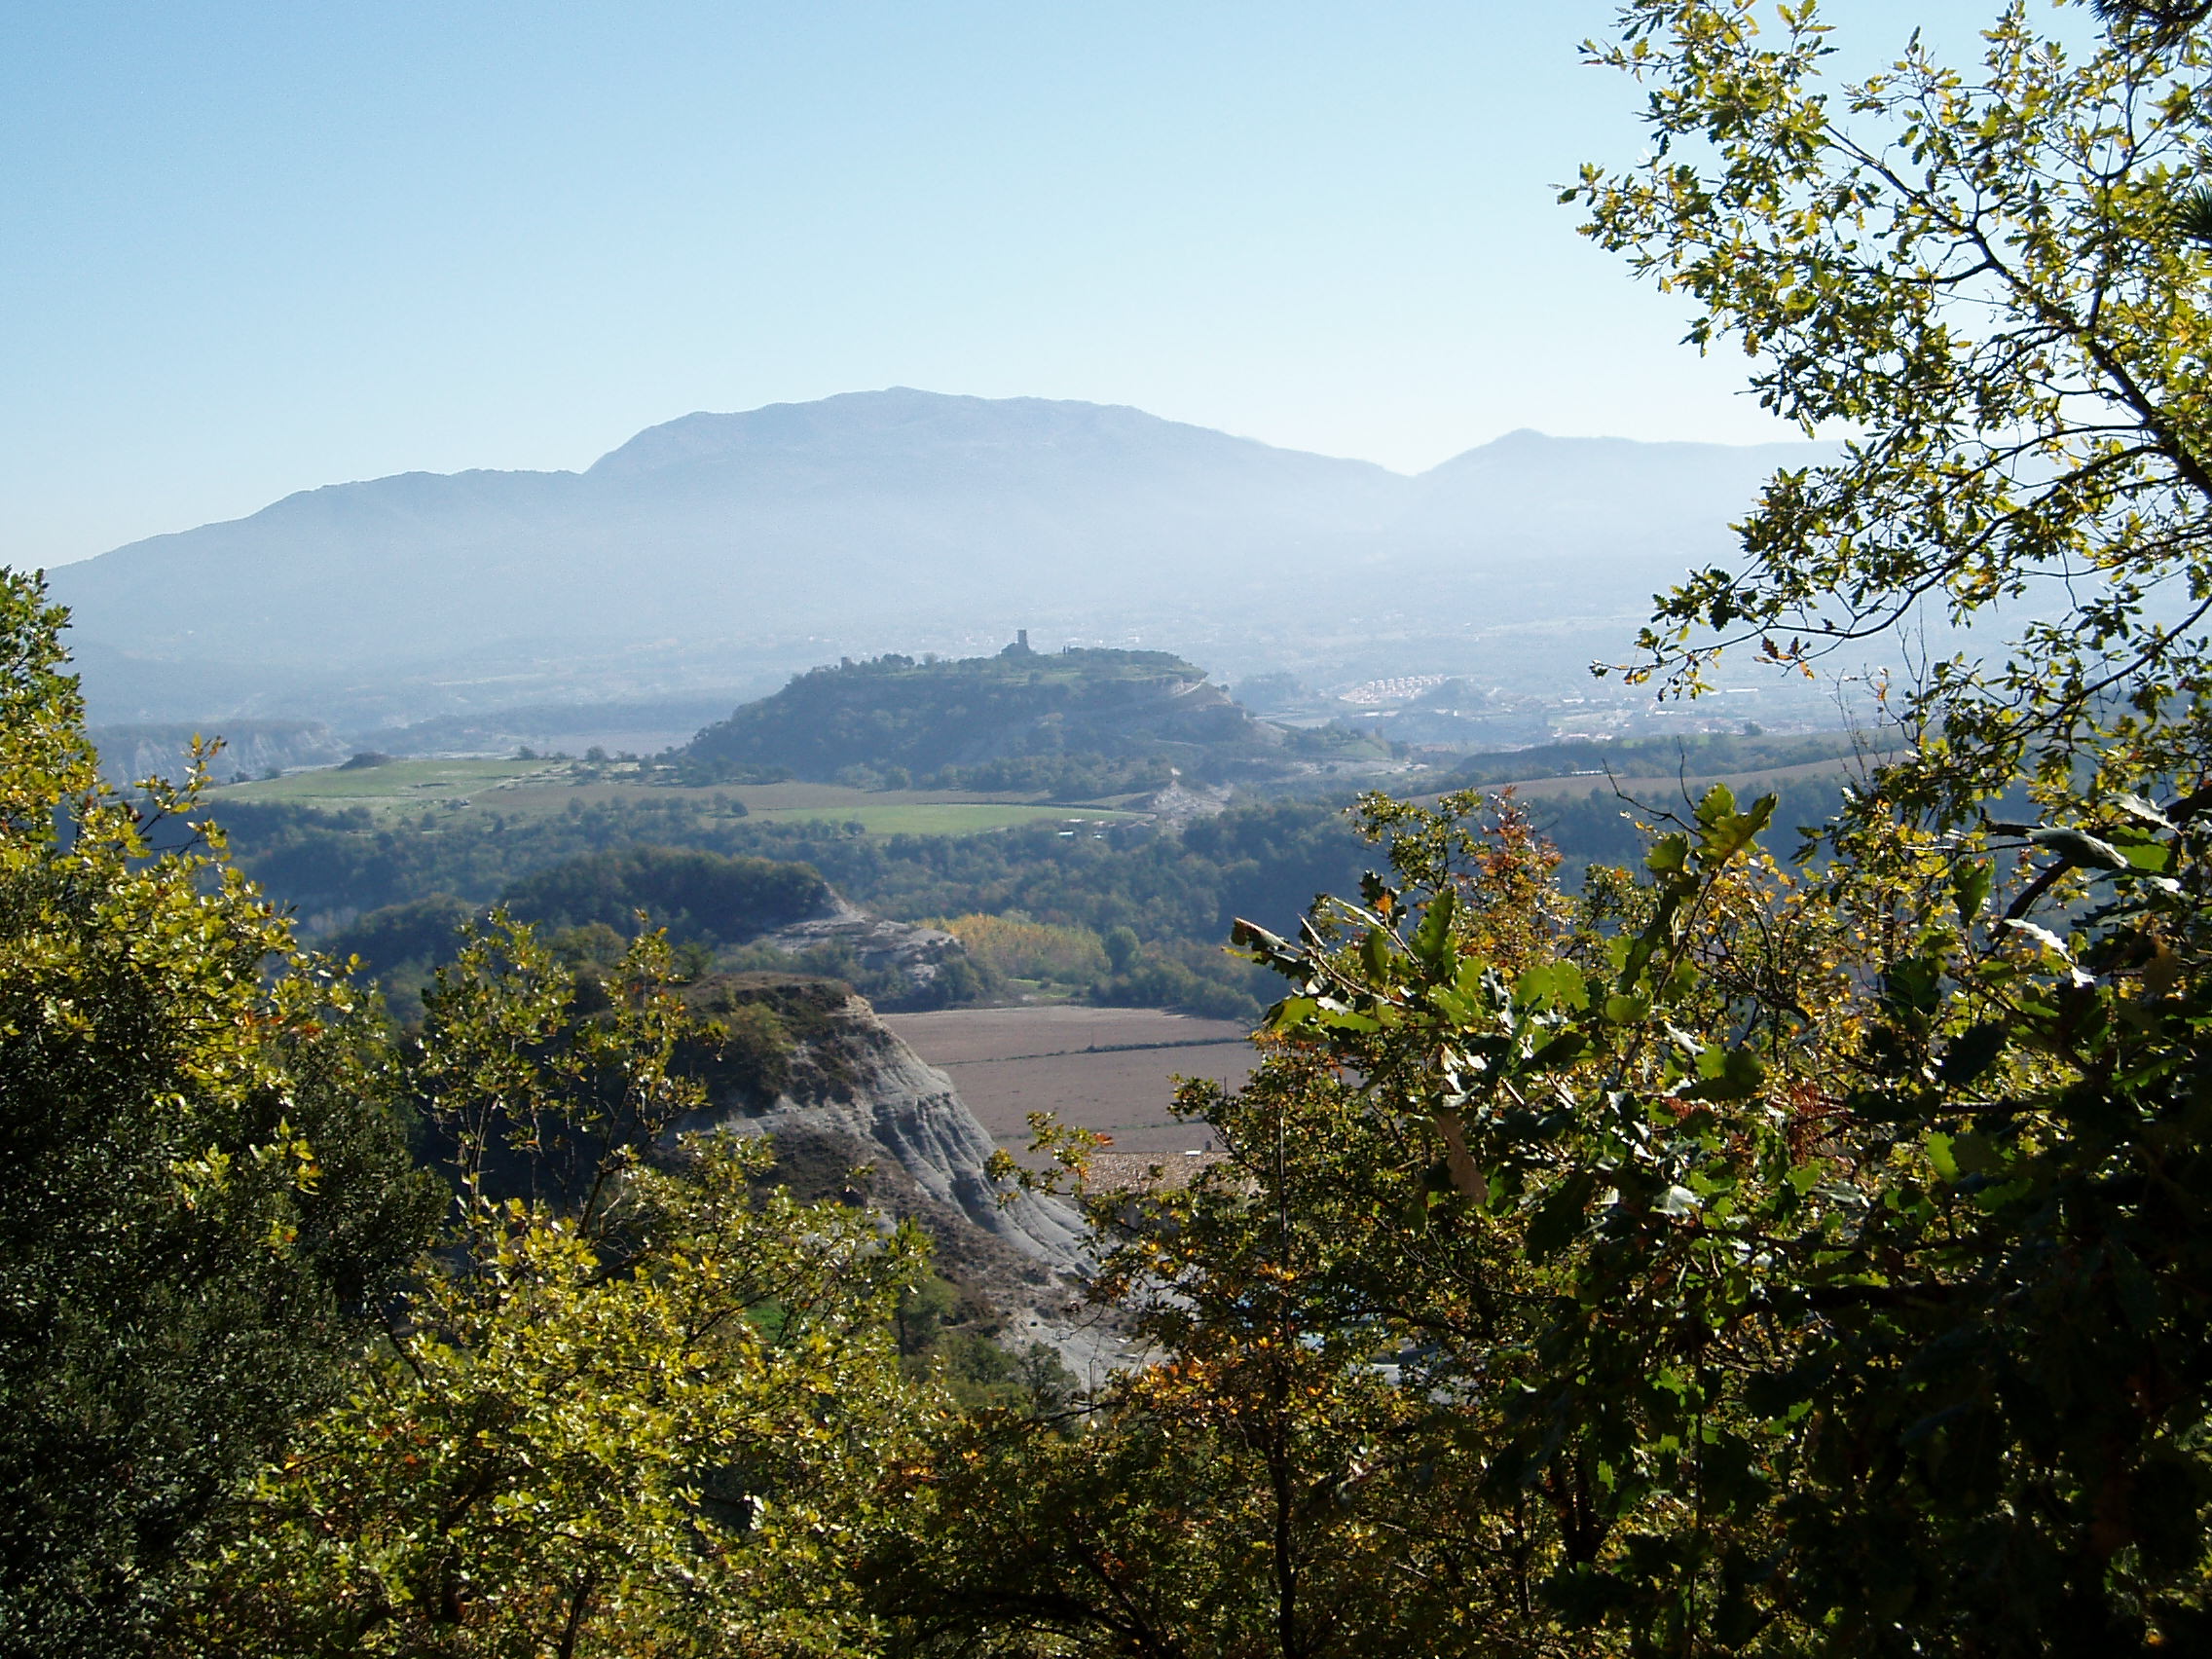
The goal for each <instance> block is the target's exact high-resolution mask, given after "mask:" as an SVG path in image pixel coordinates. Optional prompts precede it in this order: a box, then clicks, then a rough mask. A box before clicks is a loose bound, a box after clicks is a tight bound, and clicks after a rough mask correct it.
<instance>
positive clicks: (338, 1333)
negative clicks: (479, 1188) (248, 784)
mask: <svg viewBox="0 0 2212 1659" xmlns="http://www.w3.org/2000/svg"><path fill="white" fill-rule="evenodd" d="M61 620H62V617H61V613H60V612H59V611H57V610H55V609H54V608H49V607H47V606H46V605H45V604H44V603H43V593H42V590H41V588H40V586H39V584H38V583H37V582H36V581H35V580H33V579H30V578H26V577H22V576H18V575H15V574H12V573H0V938H4V940H5V943H4V945H0V1093H4V1095H5V1099H6V1108H7V1123H8V1132H9V1146H8V1157H7V1159H6V1161H5V1163H4V1165H0V1647H5V1648H6V1649H7V1650H8V1651H10V1652H15V1653H32V1654H42V1653H51V1654H55V1655H62V1654H101V1653H117V1654H122V1653H137V1652H142V1651H144V1648H145V1644H146V1641H147V1640H148V1633H149V1631H150V1630H151V1628H152V1627H153V1626H155V1625H156V1624H157V1623H158V1622H159V1621H160V1619H161V1618H162V1616H163V1613H164V1611H165V1607H166V1604H167V1601H168V1599H169V1597H170V1595H171V1593H172V1591H173V1588H174V1585H175V1583H176V1581H177V1577H178V1575H179V1573H180V1571H181V1570H182V1569H183V1568H184V1567H185V1566H186V1565H187V1564H188V1563H189V1561H190V1560H191V1558H192V1556H193V1555H194V1554H195V1552H197V1551H199V1550H202V1549H203V1548H205V1547H207V1546H208V1544H209V1542H210V1540H212V1539H216V1538H220V1537H221V1536H223V1535H224V1533H225V1530H226V1529H227V1528H228V1527H229V1526H231V1525H232V1524H234V1523H235V1522H236V1520H237V1506H236V1501H235V1499H236V1490H235V1489H236V1483H237V1482H238V1480H239V1479H240V1477H242V1476H244V1475H246V1474H247V1473H249V1472H250V1471H251V1469H252V1468H253V1467H254V1465H255V1464H256V1463H257V1462H258V1461H259V1460H260V1459H261V1458H263V1457H265V1456H269V1455H270V1454H271V1453H272V1452H273V1451H274V1450H275V1449H276V1446H277V1445H279V1444H280V1443H281V1442H282V1440H283V1439H284V1437H285V1436H286V1435H287V1434H288V1433H289V1431H290V1429H291V1427H292V1425H293V1422H294V1420H295V1419H296V1418H297V1417H298V1416H299V1415H300V1414H301V1413H302V1412H304V1411H306V1410H309V1409H311V1408H313V1407H315V1406H317V1405H319V1404H320V1403H322V1402H323V1401H324V1400H326V1399H328V1398H329V1397H330V1396H331V1395H332V1394H333V1393H334V1392H335V1391H337V1390H338V1389H339V1388H340V1386H341V1385H342V1369H341V1368H342V1366H343V1364H344V1361H345V1359H346V1356H347V1354H348V1351H349V1350H350V1347H351V1346H352V1345H353V1344H354V1343H356V1342H357V1341H358V1340H359V1338H360V1336H361V1334H362V1332H363V1329H364V1324H363V1321H364V1320H365V1318H366V1316H367V1315H368V1313H369V1312H370V1311H371V1309H372V1308H373V1307H374V1305H375V1304H376V1303H377V1302H378V1300H379V1299H380V1298H381V1297H382V1296H383V1295H384V1293H385V1290H386V1287H387V1283H388V1282H389V1280H390V1279H391V1277H392V1275H393V1274H394V1273H395V1272H397V1270H399V1269H400V1268H401V1267H403V1266H404V1265H405V1263H406V1262H407V1261H408V1259H409V1258H410V1257H411V1256H412V1254H413V1252H414V1250H415V1249H416V1247H417V1246H418V1244H419V1243H420V1242H421V1240H422V1239H423V1237H424V1235H425V1234H426V1232H427V1230H428V1227H429V1224H430V1220H431V1217H432V1215H433V1214H434V1206H435V1202H436V1197H435V1194H434V1193H433V1192H431V1191H430V1190H428V1189H427V1188H426V1187H425V1186H424V1184H422V1183H420V1182H418V1181H417V1180H416V1179H415V1178H414V1177H413V1176H412V1173H411V1171H410V1170H409V1168H408V1164H407V1160H406V1154H405V1150H404V1144H403V1141H402V1137H401V1133H400V1129H399V1124H398V1122H397V1120H396V1118H395V1116H394V1113H393V1111H392V1109H391V1105H390V1100H389V1095H390V1083H389V1078H388V1074H387V1069H386V1067H385V1065H384V1063H383V1056H382V1054H381V1052H380V1051H379V1050H378V1048H377V1046H376V1043H375V1040H374V1035H373V1027H372V1026H370V1025H369V1024H367V1023H366V1022H364V1021H363V1020H362V1019H360V1018H359V1017H357V1016H356V1012H355V1010H354V1009H353V1008H352V1007H351V1005H350V1001H349V997H348V993H347V990H346V988H345V987H344V985H343V984H341V983H337V982H334V981H333V980H332V979H331V978H330V977H328V976H327V975H324V974H322V973H320V972H318V971H316V970H314V969H313V968H312V967H311V966H310V965H309V964H306V963H304V962H302V961H301V960H299V959H298V958H296V957H295V956H294V955H293V954H292V949H291V938H290V934H289V931H288V929H287V928H286V927H285V925H284V924H283V922H282V921H281V920H280V919H279V918H278V917H277V916H276V914H275V913H274V912H273V911H272V910H271V909H270V907H269V906H268V905H267V904H266V903H263V902H262V900H261V899H260V898H259V897H258V896H257V895H256V894H255V893H254V892H253V891H252V890H251V889H250V888H249V887H247V886H246V885H245V884H244V883H243V882H242V881H241V880H240V878H239V876H238V875H237V873H236V872H235V871H234V870H232V869H230V868H229V867H228V866H226V864H225V862H224V860H223V857H222V845H221V842H220V839H219V838H218V837H216V836H214V835H213V834H212V832H211V831H209V832H207V833H205V834H200V833H198V832H197V827H198V826H199V824H200V816H201V815H200V807H199V800H198V789H199V784H200V781H201V779H200V776H198V775H196V776H195V777H194V778H193V779H191V780H189V781H188V782H187V784H186V785H185V786H184V787H182V788H181V789H173V790H172V789H168V788H166V787H156V788H155V789H154V790H153V791H152V792H151V793H150V794H149V795H148V796H147V797H146V799H145V801H144V803H143V805H142V806H137V807H134V806H132V805H129V804H126V803H125V802H124V801H123V800H121V799H120V798H118V797H117V796H115V795H114V794H112V793H109V792H108V791H107V790H106V788H105V787H104V786H103V785H102V784H101V783H100V781H99V779H98V776H97V773H96V770H95V767H94V757H93V755H92V750H91V748H90V747H89V745H88V744H87V743H86V742H85V739H84V735H83V705H82V702H81V700H80V698H79V695H78V690H77V685H76V682H75V681H74V679H72V678H71V677H69V676H68V675H67V674H66V673H65V672H64V671H63V661H64V659H63V656H62V653H61V650H60V648H59V645H58V639H57V636H58V631H59V628H60V624H61ZM157 839H158V840H160V841H161V842H162V843H164V844H166V845H168V846H171V847H177V846H178V843H179V842H182V843H183V845H182V847H181V848H180V849H179V850H173V851H168V852H163V853H157V852H155V851H153V846H152V843H153V842H154V841H156V840H157Z"/></svg>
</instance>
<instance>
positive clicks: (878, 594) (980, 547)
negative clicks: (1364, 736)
mask: <svg viewBox="0 0 2212 1659" xmlns="http://www.w3.org/2000/svg"><path fill="white" fill-rule="evenodd" d="M1824 454H1825V451H1824V450H1823V449H1822V448H1821V447H1820V446H1815V445H1810V444H1780V445H1759V446H1746V447H1730V446H1723V445H1711V444H1649V443H1634V442H1629V441H1625V440H1618V439H1563V438H1553V437H1547V436H1544V435H1542V434H1539V433H1536V432H1530V431H1522V432H1515V433H1512V434H1510V435H1508V436H1506V437H1504V438H1500V439H1498V440H1496V441H1495V442H1493V443H1490V444H1486V445H1483V446H1481V447H1479V448H1477V449H1473V450H1470V451H1468V452H1467V453H1465V454H1463V455H1461V456H1459V457H1457V458H1456V459H1454V460H1452V461H1447V462H1445V463H1444V464H1442V465H1440V466H1437V467H1435V468H1433V469H1432V470H1430V471H1427V472H1424V473H1421V474H1419V475H1418V476H1410V477H1409V476H1405V475H1401V474H1398V473H1393V472H1390V471H1387V470H1385V469H1384V468H1383V467H1380V466H1376V465H1373V464H1370V463H1367V462H1362V461H1344V460H1337V459H1333V458H1330V457H1326V456H1318V455H1309V454H1305V453H1301V452H1298V451H1294V450H1286V449H1278V448H1272V447H1270V446H1268V445H1265V444H1261V443H1258V442H1254V441H1251V440H1248V439H1243V438H1237V437H1233V436H1230V435H1227V434H1225V433H1221V432H1217V431H1211V430H1208V429H1205V428H1203V427H1199V426H1194V425H1188V424H1179V423H1175V422H1171V421H1166V420H1161V419H1159V418H1157V417H1154V416H1151V415H1148V414H1145V413H1143V412H1141V411H1139V410H1135V409H1128V408H1119V407H1110V406H1103V405H1097V404H1088V403H1079V402H1056V401H1048V400H1044V399H1035V398H1010V399H984V398H976V397H956V396H946V395H940V394H936V393H931V392H924V391H915V390H908V389H903V388H894V389H891V390H886V391H875V392H859V393H851V394H847V395H842V396H836V397H830V398H826V399H823V400H821V401H819V402H815V403H804V404H777V405H770V406H768V407H765V408H761V409H756V410H752V411H749V412H746V413H742V414H729V415H713V414H696V415H689V416H685V417H683V418H682V419H681V420H676V421H672V422H669V423H667V424H663V425H659V426H654V427H651V428H648V429H647V430H645V431H644V432H641V433H639V434H638V435H637V436H636V437H635V438H633V439H631V440H630V441H629V442H628V443H626V444H624V445H622V446H621V447H619V448H617V449H615V450H614V451H612V452H611V453H609V454H608V455H607V456H605V457H603V458H602V459H601V460H600V461H597V462H596V463H595V464H593V465H592V466H590V467H588V468H586V469H585V470H583V471H581V472H494V471H480V472H463V473H459V474H452V475H436V474H426V473H410V474H403V475H399V476H395V477H389V478H380V479H375V480H371V481H367V482H361V483H350V484H334V485H330V486H327V487H325V488H322V489H317V490H311V491H306V492H303V493H301V494H299V495H295V496H291V497H287V498H284V499H283V500H280V501H277V502H276V503H274V504H273V505H271V506H269V507H267V508H265V509H263V510H262V511H260V512H258V513H256V514H254V515H252V516H251V517H248V518H245V519H240V520H237V521H234V522H229V523H222V524H212V525H205V526H202V527H200V528H198V529H192V530H185V531H180V532H178V533H175V534H172V535H159V536H155V537H152V538H151V539H148V540H145V541H140V542H135V543H132V544H131V545H129V546H127V547H121V548H118V549H116V550H114V551H113V552H110V553H107V554H105V555H102V556H100V557H97V558H93V559H90V560H86V561H83V562H82V563H78V564H73V565H67V566H63V567H60V568H58V569H56V570H55V571H53V572H51V577H50V579H51V582H52V587H53V591H54V594H55V597H56V598H57V599H59V600H61V601H62V602H64V603H66V604H67V605H69V606H70V607H71V609H72V612H73V628H72V636H71V637H72V643H73V645H74V648H75V650H76V652H77V655H78V660H79V665H80V668H81V671H82V673H83V675H84V677H85V681H86V684H87V688H88V691H89V694H90V696H91V699H92V709H93V714H94V718H95V720H97V721H99V722H100V723H103V724H116V723H128V722H141V723H143V722H163V721H170V722H174V721H214V722H221V721H225V720H230V721H237V720H241V719H271V718H285V719H314V720H320V721H323V722H325V723H327V724H329V725H331V726H333V727H334V728H336V729H338V730H339V731H340V732H341V733H343V734H346V735H348V736H351V735H354V734H358V733H362V732H369V731H375V730H379V729H384V730H393V729H399V728H405V727H408V726H410V725H422V726H423V732H422V734H421V736H420V740H419V741H417V742H416V744H415V747H416V748H419V749H424V750H436V749H440V748H443V749H447V750H466V749H469V748H472V747H482V746H483V744H484V743H485V742H487V741H490V740H494V739H498V740H505V739H510V738H512V737H513V736H514V735H515V734H516V733H517V732H521V733H523V734H525V735H527V734H528V733H529V732H530V731H531V730H532V729H533V726H532V722H533V721H535V729H536V730H537V731H539V732H540V733H547V732H549V731H555V730H560V729H565V730H566V731H568V732H570V733H574V732H576V731H577V730H579V729H589V730H592V731H600V732H607V733H633V734H636V735H638V736H639V737H640V738H641V739H643V738H647V737H660V738H662V739H663V740H665V741H677V740H679V739H680V738H681V737H682V736H683V735H687V734H688V732H689V731H691V730H695V729H697V728H698V727H699V726H701V725H704V724H706V723H708V721H710V720H711V719H716V718H719V715H721V714H725V713H727V711H728V709H729V708H730V707H732V706H734V704H735V703H736V702H737V701H739V700H741V699H742V698H743V697H745V696H748V695H757V694H759V693H761V692H763V691H766V690H768V689H771V688H772V687H773V686H774V685H775V684H777V683H779V682H781V681H782V680H783V679H784V678H785V677H787V676H788V675H790V674H792V673H793V672H796V671H799V670H802V669H805V668H808V667H811V666H813V665H816V664H819V663H823V662H828V661H834V660H836V659H838V658H840V657H845V656H854V657H866V656H871V655H874V654H877V653H880V652H883V651H898V652H904V653H908V654H918V653H926V652H929V651H939V652H943V653H946V654H969V653H975V652H978V651H988V650H994V649H996V648H997V647H998V646H999V645H1003V644H1004V643H1005V642H1007V641H1008V640H1010V639H1012V638H1013V637H1014V634H1015V632H1016V630H1020V629H1026V630H1028V632H1029V635H1030V637H1031V639H1032V641H1033V642H1034V643H1035V645H1037V646H1038V648H1040V649H1043V650H1052V649H1056V648H1057V647H1058V646H1059V645H1063V644H1071V643H1080V644H1086V645H1089V644H1099V645H1117V646H1127V645H1140V646H1144V647H1149V648H1160V649H1168V650H1172V651H1175V652H1177V653H1179V654H1181V655H1183V656H1186V657H1189V658H1190V659H1192V660H1194V661H1196V662H1198V663H1200V664H1202V665H1203V666H1204V667H1206V668H1207V669H1208V670H1209V671H1211V672H1212V674H1213V675H1214V678H1215V680H1216V681H1217V682H1221V681H1228V682H1231V683H1233V684H1234V683H1235V682H1240V681H1245V682H1248V681H1251V680H1253V679H1254V678H1256V677H1259V676H1264V675H1287V676H1289V677H1291V679H1293V680H1295V681H1296V682H1299V683H1300V685H1302V686H1303V687H1305V688H1307V689H1309V690H1316V691H1318V690H1325V689H1330V688H1342V687H1346V686H1350V685H1354V684H1357V683H1359V682H1367V681H1374V680H1384V679H1407V678H1413V679H1423V678H1425V680H1426V681H1427V682H1436V681H1439V680H1442V679H1445V678H1447V677H1464V678H1465V679H1467V680H1468V681H1469V682H1471V683H1475V684H1478V685H1479V686H1480V687H1481V688H1482V689H1483V690H1484V691H1485V692H1490V691H1493V690H1497V691H1502V692H1504V693H1506V694H1507V695H1508V696H1509V697H1511V696H1527V695H1540V696H1543V697H1546V698H1559V697H1568V696H1586V695H1589V694H1590V692H1591V686H1590V682H1589V681H1588V679H1587V677H1586V674H1585V670H1586V667H1587V664H1588V663H1589V661H1590V660H1591V659H1592V658H1593V657H1596V656H1604V655H1615V654H1617V653H1618V652H1619V651H1620V650H1621V649H1622V648H1623V645H1624V643H1625V641H1626V639H1627V638H1628V637H1629V636H1630V634H1631V633H1632V631H1633V626H1634V623H1635V621H1636V620H1637V619H1638V618H1639V617H1641V614H1642V611H1643V609H1644V608H1645V605H1646V601H1647V599H1648V596H1649V595H1650V594H1651V593H1652V592H1653V591H1655V590H1656V589H1659V588H1661V587H1664V586H1666V585H1668V584H1669V583H1671V582H1672V581H1674V580H1676V579H1677V578H1678V577H1679V576H1680V574H1681V572H1682V571H1684V570H1686V569H1687V568H1688V567H1689V566H1691V565H1692V564H1695V563H1699V562H1705V561H1710V560H1713V559H1715V558H1722V557H1725V556H1726V555H1727V554H1728V553H1729V552H1730V551H1731V550H1732V549H1733V546H1734V542H1733V537H1732V536H1731V535H1730V533H1729V531H1728V528H1727V527H1728V525H1729V523H1730V522H1731V521H1732V520H1733V519H1734V518H1736V517H1738V516H1740V515H1741V514H1742V513H1743V512H1744V511H1745V510H1746V508H1747V506H1748V504H1749V503H1750V502H1751V500H1752V499H1753V498H1754V497H1755V494H1756V491H1757V488H1758V485H1759V483H1760V481H1761V480H1762V479H1763V478H1764V477H1765V476H1766V475H1767V474H1769V473H1770V472H1772V471H1773V470H1774V469H1775V468H1776V467H1778V466H1783V465H1804V464H1806V463H1808V462H1809V461H1814V460H1816V459H1818V458H1820V457H1821V456H1822V455H1824ZM1277 700H1278V701H1282V700H1284V699H1283V698H1282V697H1281V696H1280V695H1279V694H1278V697H1277ZM578 710H584V711H588V713H586V714H584V715H583V716H582V717H581V718H580V719H579V718H578V717H577V716H576V714H575V713H574V711H578ZM494 716H496V717H498V718H496V719H490V721H489V724H487V723H486V718H487V717H494ZM440 721H442V722H445V728H444V729H442V730H441V729H439V728H438V727H437V726H436V725H434V724H430V723H425V722H440ZM1542 729H1543V728H1542V727H1541V726H1540V725H1539V726H1538V727H1537V728H1535V730H1534V732H1533V733H1532V734H1531V735H1533V736H1540V735H1542ZM624 746H625V747H629V746H633V745H624Z"/></svg>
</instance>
